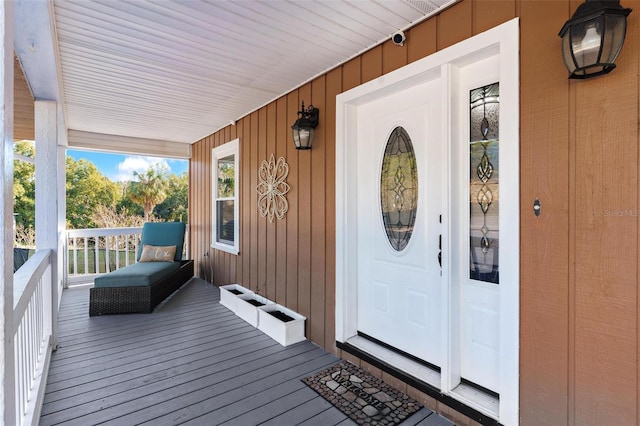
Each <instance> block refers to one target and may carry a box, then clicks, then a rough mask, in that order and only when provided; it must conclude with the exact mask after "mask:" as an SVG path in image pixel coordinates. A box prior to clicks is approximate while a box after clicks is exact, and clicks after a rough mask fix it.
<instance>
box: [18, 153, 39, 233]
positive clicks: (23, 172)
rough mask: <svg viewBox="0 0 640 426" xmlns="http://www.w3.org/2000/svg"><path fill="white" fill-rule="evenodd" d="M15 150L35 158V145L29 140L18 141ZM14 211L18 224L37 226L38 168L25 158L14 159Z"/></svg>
mask: <svg viewBox="0 0 640 426" xmlns="http://www.w3.org/2000/svg"><path fill="white" fill-rule="evenodd" d="M14 152H15V153H16V154H21V155H23V156H25V157H30V158H35V147H34V145H33V143H31V142H28V141H20V142H16V143H15V145H14ZM13 212H14V213H15V214H16V216H15V218H16V224H17V225H22V227H24V228H25V229H30V228H35V223H36V216H35V214H36V168H35V165H34V164H31V163H28V162H26V161H23V160H18V159H15V160H14V161H13Z"/></svg>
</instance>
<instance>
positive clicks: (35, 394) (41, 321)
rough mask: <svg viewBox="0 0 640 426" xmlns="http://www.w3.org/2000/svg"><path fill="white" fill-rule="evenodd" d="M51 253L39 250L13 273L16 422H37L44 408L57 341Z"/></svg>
mask: <svg viewBox="0 0 640 426" xmlns="http://www.w3.org/2000/svg"><path fill="white" fill-rule="evenodd" d="M51 253H52V252H51V250H40V251H38V252H36V253H35V254H34V255H33V256H32V257H31V258H29V259H28V260H27V262H26V263H25V264H24V265H22V267H21V268H20V269H19V270H18V271H16V273H15V274H14V276H13V281H14V303H13V306H14V308H13V324H14V342H13V344H14V357H15V358H14V362H15V375H14V376H13V380H14V381H15V395H14V404H15V414H16V421H15V424H16V425H27V424H28V425H31V424H37V423H38V416H39V413H40V407H42V398H43V397H44V389H45V385H46V379H47V378H46V374H47V371H48V367H49V361H50V358H51V351H52V340H53V339H52V338H53V315H52V309H54V308H53V306H54V303H53V300H52V299H53V298H54V292H53V290H54V289H53V287H52V286H53V285H55V284H54V283H55V282H56V280H54V279H52V265H51ZM60 291H61V289H58V292H57V293H58V294H59V292H60ZM55 306H56V307H57V306H58V304H57V303H55Z"/></svg>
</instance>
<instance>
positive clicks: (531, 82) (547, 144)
mask: <svg viewBox="0 0 640 426" xmlns="http://www.w3.org/2000/svg"><path fill="white" fill-rule="evenodd" d="M476 10H478V8H476ZM491 11H492V12H494V13H495V14H499V12H498V11H496V10H495V8H493V7H492V8H491ZM567 12H568V6H567V3H566V2H530V1H524V2H522V4H521V11H520V19H521V22H520V26H521V40H520V43H521V70H520V75H521V85H522V90H521V102H520V103H521V106H520V108H521V109H520V117H521V140H520V175H521V182H520V185H521V203H520V209H521V228H522V229H521V236H520V238H521V245H520V250H521V253H520V259H521V260H520V268H521V270H520V277H521V283H520V292H521V294H520V297H521V305H520V310H521V312H520V321H521V322H520V330H521V332H520V333H521V339H520V341H521V346H520V377H521V381H520V385H521V386H520V403H521V413H522V424H523V425H527V424H529V425H558V424H565V423H566V421H567V414H568V413H567V410H568V405H567V404H568V400H567V390H568V388H567V379H568V341H567V337H568V326H569V325H568V316H567V304H568V285H569V282H568V274H569V259H568V255H569V253H568V245H569V230H568V227H569V222H568V210H569V204H568V203H569V174H568V171H567V165H568V162H569V141H568V132H569V114H568V94H569V91H568V86H569V83H568V81H567V72H566V69H565V67H564V65H563V63H562V57H561V53H560V51H559V49H549V46H550V45H551V46H555V45H557V44H558V43H559V40H560V39H559V38H558V36H557V32H558V29H559V28H561V27H562V25H563V23H564V21H565V20H566V19H568V16H567ZM502 143H508V141H503V142H502ZM501 166H502V167H505V166H506V165H504V164H502V165H501ZM536 198H538V199H540V201H541V205H542V209H541V215H540V216H539V217H536V216H535V215H534V214H533V202H534V200H535V199H536Z"/></svg>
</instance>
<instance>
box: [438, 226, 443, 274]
mask: <svg viewBox="0 0 640 426" xmlns="http://www.w3.org/2000/svg"><path fill="white" fill-rule="evenodd" d="M438 264H439V265H440V269H442V234H440V235H439V236H438Z"/></svg>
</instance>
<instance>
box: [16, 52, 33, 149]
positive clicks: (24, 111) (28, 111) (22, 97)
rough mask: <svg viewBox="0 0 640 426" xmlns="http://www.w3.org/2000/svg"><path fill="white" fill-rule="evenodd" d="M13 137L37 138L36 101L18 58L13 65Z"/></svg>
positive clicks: (18, 138)
mask: <svg viewBox="0 0 640 426" xmlns="http://www.w3.org/2000/svg"><path fill="white" fill-rule="evenodd" d="M13 102H14V105H13V114H14V117H13V139H15V140H20V139H27V140H34V139H35V136H34V135H35V121H34V114H35V111H34V108H35V106H34V101H33V96H31V91H30V90H29V85H28V84H27V80H26V79H25V77H24V73H23V72H22V67H21V66H20V62H18V58H15V60H14V67H13Z"/></svg>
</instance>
